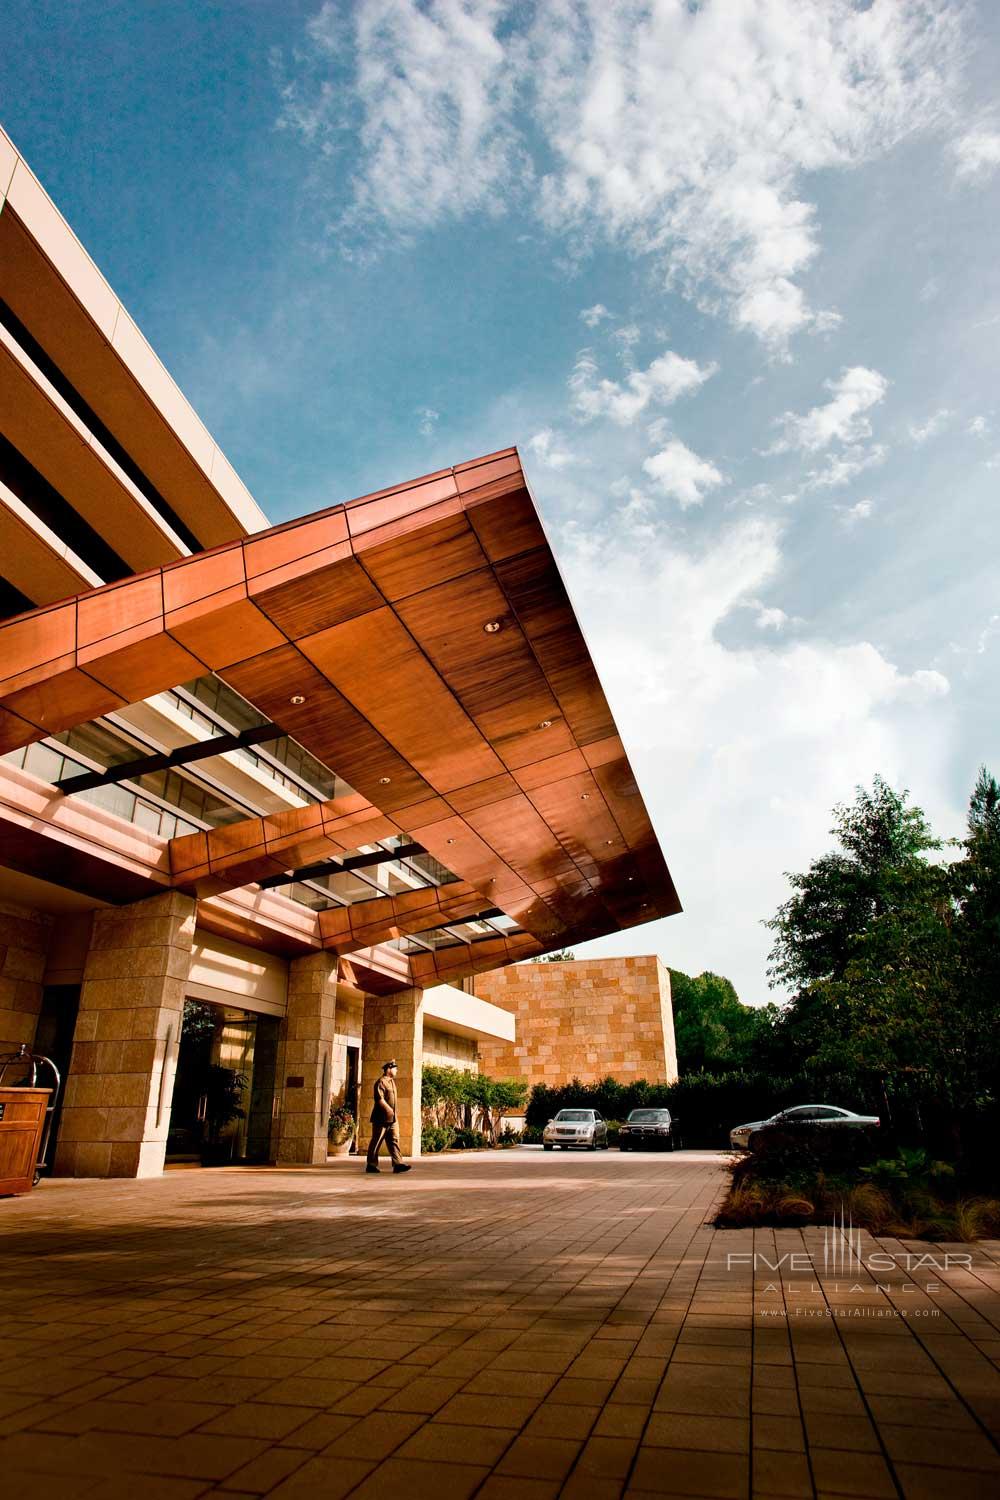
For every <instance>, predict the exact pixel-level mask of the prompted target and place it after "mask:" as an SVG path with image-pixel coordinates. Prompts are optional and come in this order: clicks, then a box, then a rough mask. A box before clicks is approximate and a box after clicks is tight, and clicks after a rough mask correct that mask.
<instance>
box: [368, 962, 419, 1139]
mask: <svg viewBox="0 0 1000 1500" xmlns="http://www.w3.org/2000/svg"><path fill="white" fill-rule="evenodd" d="M423 1056H424V992H423V990H400V991H398V992H397V993H396V994H394V995H366V996H365V1023H364V1030H363V1032H362V1037H361V1119H360V1120H359V1122H358V1150H359V1151H364V1150H365V1149H366V1148H367V1146H368V1142H369V1140H370V1139H371V1125H370V1124H369V1122H368V1116H369V1115H370V1113H371V1106H372V1090H373V1089H374V1086H375V1080H376V1078H378V1076H379V1074H380V1073H381V1072H382V1064H383V1063H386V1062H388V1061H389V1059H390V1058H395V1059H396V1062H397V1063H398V1064H399V1072H398V1073H397V1075H396V1093H397V1101H398V1102H397V1109H396V1115H397V1118H398V1120H399V1136H400V1146H401V1148H402V1152H403V1155H404V1156H419V1155H420V1074H421V1070H422V1068H423Z"/></svg>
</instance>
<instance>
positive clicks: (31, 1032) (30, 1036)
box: [0, 902, 52, 1080]
mask: <svg viewBox="0 0 1000 1500" xmlns="http://www.w3.org/2000/svg"><path fill="white" fill-rule="evenodd" d="M51 930H52V918H51V917H49V916H47V915H45V914H44V913H42V912H35V911H29V910H28V909H27V908H26V907H23V906H14V905H12V904H8V903H7V902H0V1053H2V1052H16V1051H17V1049H18V1047H20V1045H21V1043H22V1042H26V1043H27V1044H28V1046H29V1047H30V1046H31V1044H32V1042H33V1041H34V1040H35V1028H36V1027H37V1025H38V1012H39V1010H40V1009H41V1005H42V976H43V975H44V973H45V960H46V955H47V953H48V949H49V934H50V932H51ZM13 1076H14V1075H13V1074H11V1075H10V1077H11V1080H13Z"/></svg>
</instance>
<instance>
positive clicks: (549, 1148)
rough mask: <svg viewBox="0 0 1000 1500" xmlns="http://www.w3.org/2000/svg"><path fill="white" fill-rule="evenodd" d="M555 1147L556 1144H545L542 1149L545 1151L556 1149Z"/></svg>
mask: <svg viewBox="0 0 1000 1500" xmlns="http://www.w3.org/2000/svg"><path fill="white" fill-rule="evenodd" d="M555 1149H556V1148H555V1146H546V1145H544V1144H543V1146H542V1150H543V1151H554V1150H555Z"/></svg>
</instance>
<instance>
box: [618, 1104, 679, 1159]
mask: <svg viewBox="0 0 1000 1500" xmlns="http://www.w3.org/2000/svg"><path fill="white" fill-rule="evenodd" d="M618 1149H619V1151H646V1150H649V1151H672V1150H673V1149H674V1124H673V1121H672V1120H671V1118H670V1111H669V1109H634V1110H633V1111H632V1113H631V1114H630V1115H629V1117H628V1119H627V1120H626V1121H625V1123H624V1125H622V1126H621V1128H620V1130H619V1131H618Z"/></svg>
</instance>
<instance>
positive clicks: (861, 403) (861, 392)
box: [767, 365, 889, 453]
mask: <svg viewBox="0 0 1000 1500" xmlns="http://www.w3.org/2000/svg"><path fill="white" fill-rule="evenodd" d="M824 384H825V388H826V389H827V390H828V391H829V392H830V399H829V401H826V402H824V403H823V405H822V406H814V407H813V408H812V409H811V410H810V411H807V412H806V413H805V415H804V416H798V415H796V413H795V412H790V411H787V412H785V413H784V415H783V416H781V417H779V418H778V419H777V425H780V426H782V427H783V428H784V436H783V437H782V438H780V439H779V440H778V441H777V442H776V443H774V444H772V446H771V447H770V448H769V449H768V450H767V451H768V452H769V453H788V452H790V451H791V450H792V449H798V450H799V451H800V452H803V453H819V452H820V451H821V450H822V449H824V448H828V447H829V446H830V444H831V443H852V444H856V443H858V442H860V441H862V440H863V439H865V438H868V437H871V431H872V428H871V421H870V419H869V417H868V413H869V412H870V411H871V409H872V407H874V406H877V405H878V404H879V402H880V401H882V400H883V398H884V397H885V393H886V391H887V390H888V389H889V382H888V381H887V380H886V378H885V376H884V375H880V374H879V372H878V370H869V369H868V368H867V367H866V366H865V365H852V366H851V367H850V369H844V370H842V371H841V373H840V377H839V379H837V380H827V381H825V382H824Z"/></svg>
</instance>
